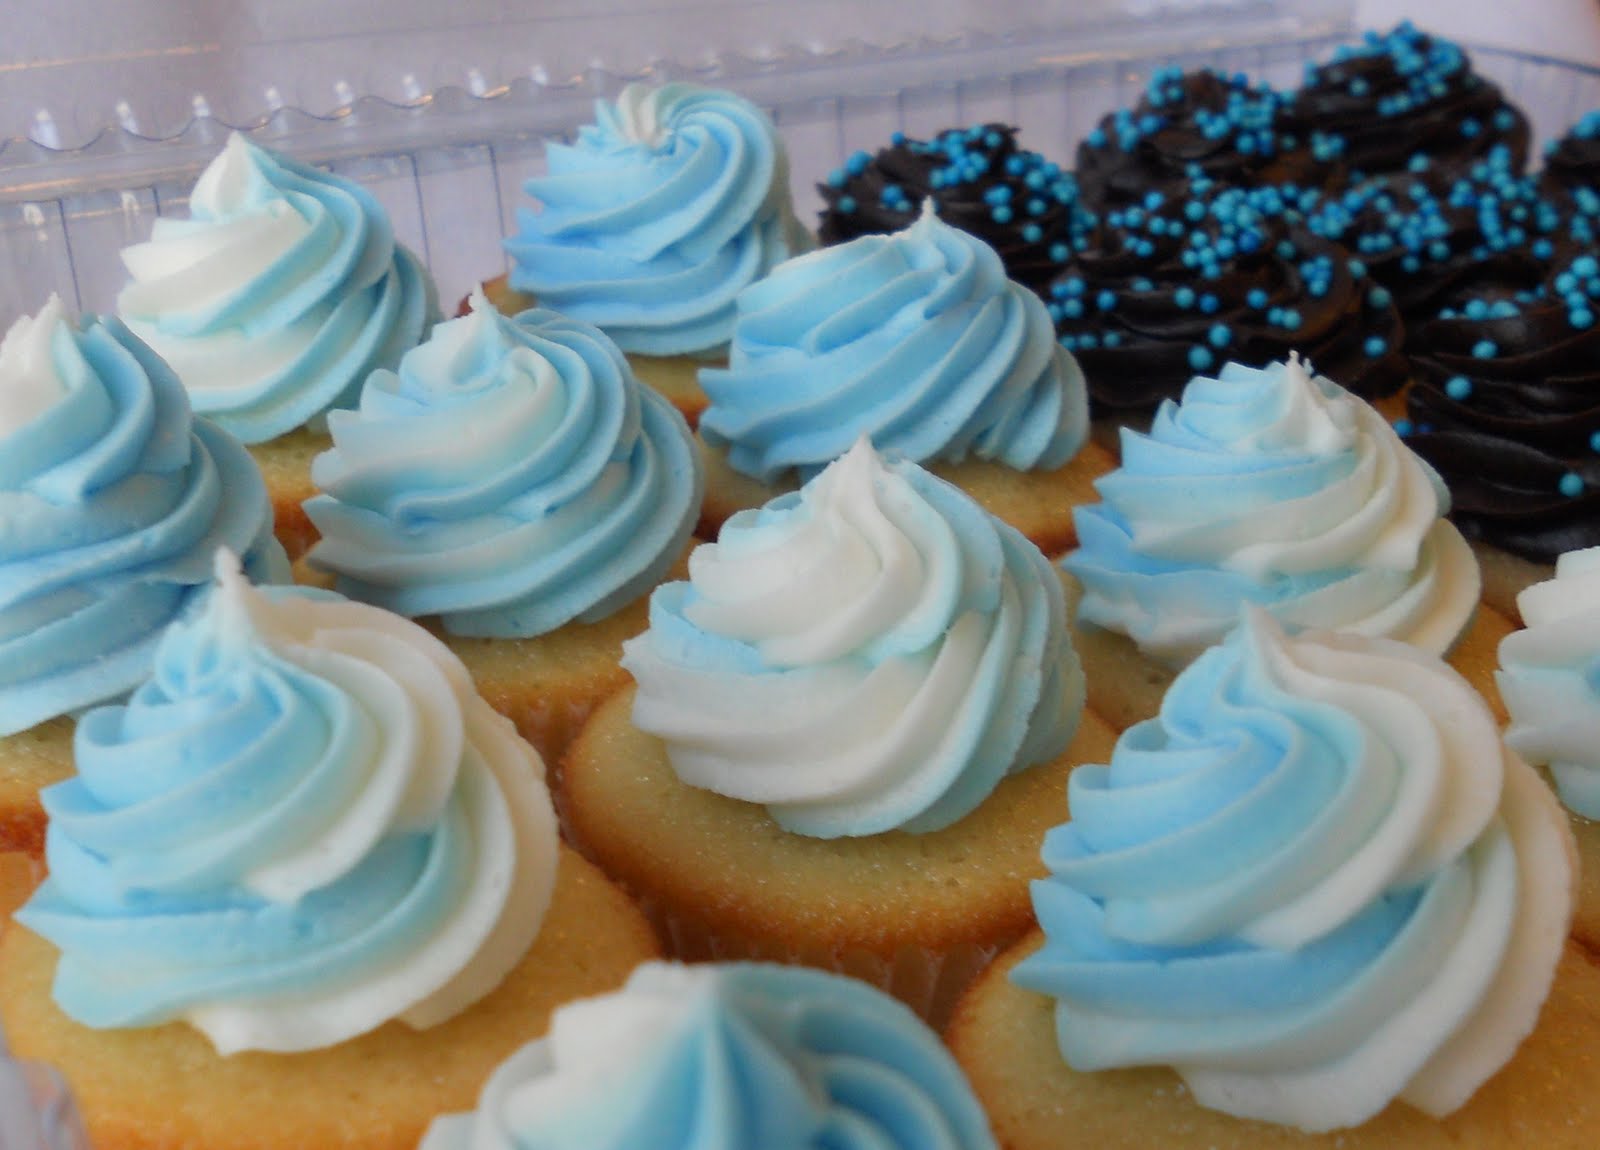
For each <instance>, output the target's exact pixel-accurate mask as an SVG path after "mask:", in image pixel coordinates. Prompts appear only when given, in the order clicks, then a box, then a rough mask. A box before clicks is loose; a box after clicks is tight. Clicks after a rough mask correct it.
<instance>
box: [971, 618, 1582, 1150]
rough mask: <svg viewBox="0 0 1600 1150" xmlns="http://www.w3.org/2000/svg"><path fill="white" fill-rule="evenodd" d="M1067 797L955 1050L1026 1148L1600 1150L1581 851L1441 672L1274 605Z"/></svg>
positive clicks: (1453, 678) (1015, 1141)
mask: <svg viewBox="0 0 1600 1150" xmlns="http://www.w3.org/2000/svg"><path fill="white" fill-rule="evenodd" d="M1068 803H1069V805H1070V807H1071V809H1072V818H1071V821H1069V822H1067V823H1065V824H1063V825H1061V826H1059V827H1057V828H1056V829H1055V830H1053V831H1051V832H1050V834H1049V836H1048V837H1047V839H1046V840H1045V848H1044V859H1045V862H1046V864H1047V865H1048V866H1049V868H1050V871H1051V877H1050V878H1049V879H1047V880H1045V881H1042V882H1039V883H1037V884H1035V887H1034V905H1035V907H1036V909H1037V911H1038V915H1039V921H1040V925H1041V926H1042V928H1043V937H1042V939H1041V938H1039V937H1037V936H1036V937H1035V938H1034V939H1033V940H1031V941H1030V942H1028V943H1025V944H1024V945H1023V946H1021V947H1019V948H1018V949H1017V950H1016V951H1015V952H1013V953H1011V954H1008V955H1007V956H1006V957H1005V958H1004V959H1003V960H1002V962H1000V963H997V964H996V965H995V967H994V968H993V969H992V971H991V973H990V974H989V975H987V976H986V977H985V979H984V981H983V982H982V983H980V984H979V985H978V986H976V987H974V989H973V990H972V992H971V993H970V994H969V996H968V997H967V998H966V999H964V1000H963V1002H962V1003H961V1006H960V1008H959V1010H958V1014H957V1018H956V1021H955V1023H954V1025H953V1026H952V1028H951V1030H950V1033H949V1035H948V1037H949V1040H950V1042H951V1046H952V1048H953V1050H954V1051H955V1054H956V1057H957V1059H958V1060H959V1061H960V1062H961V1064H962V1065H963V1067H964V1068H965V1069H966V1070H967V1072H968V1073H969V1074H970V1075H971V1076H972V1081H973V1085H974V1088H975V1089H976V1091H977V1093H978V1096H979V1098H980V1100H981V1101H982V1102H983V1103H984V1104H985V1106H986V1107H987V1108H988V1110H989V1114H990V1117H991V1119H992V1121H993V1122H994V1125H995V1130H996V1133H997V1135H998V1136H999V1138H1000V1141H1001V1143H1002V1144H1003V1145H1005V1146H1007V1147H1010V1148H1012V1150H1033V1148H1035V1147H1051V1148H1054V1147H1058V1146H1059V1145H1060V1144H1061V1142H1060V1137H1061V1131H1062V1130H1073V1131H1074V1132H1075V1134H1076V1136H1077V1137H1079V1138H1082V1139H1084V1140H1085V1141H1086V1142H1087V1143H1089V1144H1093V1145H1096V1146H1106V1147H1113V1146H1128V1147H1135V1146H1138V1147H1144V1146H1163V1147H1174V1148H1182V1147H1188V1146H1196V1147H1218V1146H1240V1147H1243V1146H1249V1147H1267V1146H1272V1147H1277V1146H1304V1145H1323V1144H1325V1145H1329V1146H1343V1147H1346V1148H1347V1150H1351V1148H1356V1147H1378V1146H1384V1147H1392V1146H1407V1147H1413V1146H1417V1147H1420V1146H1441V1147H1443V1146H1462V1145H1472V1146H1513V1145H1515V1146H1540V1147H1572V1148H1574V1150H1576V1148H1577V1147H1586V1146H1589V1145H1592V1143H1593V1138H1594V1130H1595V1121H1596V1116H1597V1112H1600V1103H1596V1101H1595V1099H1596V1097H1597V1096H1600V1091H1597V1089H1596V1088H1597V1087H1600V1065H1597V1064H1596V1063H1595V1062H1594V1061H1593V1059H1591V1058H1589V1057H1587V1052H1588V1051H1592V1050H1593V1048H1594V1045H1595V1043H1596V1041H1597V1039H1600V1035H1597V1033H1596V1031H1597V1029H1600V1027H1597V1022H1596V1016H1595V1013H1594V1010H1593V1004H1594V1002H1595V1001H1596V998H1597V996H1600V970H1597V969H1596V968H1595V967H1593V966H1592V965H1591V964H1589V963H1587V962H1586V961H1584V960H1583V958H1582V957H1580V956H1579V954H1578V952H1577V951H1575V950H1573V949H1572V948H1571V947H1570V946H1569V945H1568V944H1567V942H1566V935H1567V926H1568V923H1569V921H1570V919H1571V913H1572V895H1573V882H1574V874H1573V867H1574V860H1573V858H1572V853H1571V852H1572V844H1571V836H1570V835H1569V834H1568V832H1567V828H1566V821H1565V819H1564V818H1563V817H1562V814H1561V809H1560V806H1559V805H1558V804H1557V803H1556V801H1555V797H1554V796H1553V795H1552V794H1551V793H1550V792H1549V789H1548V788H1547V787H1546V786H1545V785H1544V784H1543V783H1542V782H1541V781H1540V780H1539V778H1538V776H1537V775H1536V774H1535V773H1534V772H1533V771H1532V770H1531V769H1530V768H1529V767H1528V766H1527V765H1526V764H1525V763H1523V762H1522V761H1521V760H1520V759H1519V758H1518V757H1517V756H1516V755H1515V754H1514V753H1513V752H1511V751H1509V750H1507V749H1506V748H1505V747H1504V745H1503V744H1502V743H1501V741H1500V739H1499V737H1498V733H1497V731H1496V728H1495V720H1494V717H1493V716H1492V715H1491V714H1490V713H1489V711H1488V709H1487V708H1486V707H1485V706H1484V704H1483V702H1482V700H1481V699H1479V698H1478V696H1477V695H1476V694H1474V692H1473V691H1472V689H1471V687H1470V686H1469V685H1468V684H1467V683H1466V682H1465V681H1464V680H1463V679H1462V678H1461V677H1460V676H1459V675H1457V674H1456V673H1455V672H1453V671H1452V670H1450V669H1449V668H1448V667H1447V666H1445V665H1444V664H1443V663H1441V662H1440V661H1439V660H1438V659H1437V658H1435V657H1433V656H1431V655H1428V654H1425V653H1423V652H1421V651H1418V650H1416V649H1415V648H1412V647H1409V646H1407V645H1405V644H1401V643H1395V642H1393V641H1389V640H1383V639H1371V638H1366V637H1358V636H1353V635H1340V634H1336V633H1332V632H1319V633H1317V634H1314V635H1309V634H1308V635H1305V636H1302V637H1298V638H1291V637H1289V636H1287V635H1285V634H1284V632H1283V631H1282V630H1281V629H1280V628H1279V626H1278V625H1277V624H1276V623H1274V622H1272V621H1271V620H1270V618H1269V617H1268V616H1267V615H1265V613H1263V612H1260V611H1253V612H1252V613H1251V616H1250V617H1249V619H1248V620H1247V621H1246V624H1245V626H1244V627H1243V628H1242V629H1240V630H1239V631H1237V632H1235V633H1234V635H1233V636H1231V637H1230V638H1229V639H1228V640H1227V641H1226V642H1225V643H1224V644H1222V645H1221V646H1219V647H1216V648H1213V649H1212V650H1211V651H1209V652H1207V653H1206V654H1205V655H1203V656H1201V658H1200V659H1199V660H1197V661H1196V662H1195V663H1194V664H1193V665H1192V666H1191V667H1190V668H1189V669H1188V670H1186V671H1185V672H1184V673H1183V674H1182V675H1181V676H1179V678H1178V680H1177V682H1175V683H1174V684H1173V687H1172V690H1171V691H1170V692H1169V693H1168V695H1167V698H1166V700H1165V702H1164V703H1163V705H1162V710H1161V715H1160V718H1159V719H1156V720H1151V721H1149V722H1147V723H1142V724H1140V725H1139V726H1137V727H1134V728H1133V729H1131V730H1129V731H1128V732H1127V733H1126V734H1125V735H1124V736H1123V737H1122V739H1121V740H1120V741H1119V742H1118V744H1117V748H1116V753H1115V754H1114V755H1113V756H1112V758H1111V760H1110V763H1109V764H1108V765H1106V766H1085V767H1081V768H1079V770H1078V771H1077V772H1076V773H1075V774H1074V775H1073V777H1072V781H1071V784H1070V786H1069V793H1068ZM1019 959H1020V961H1019ZM1558 969H1559V974H1558ZM1547 997H1548V998H1549V1004H1548V1007H1546V1003H1545V1000H1546V998H1547ZM1580 1004H1581V1005H1580ZM1541 1012H1542V1017H1541ZM1052 1015H1053V1019H1052ZM1052 1039H1053V1041H1052ZM1574 1051H1584V1052H1585V1054H1584V1056H1581V1057H1576V1058H1575V1057H1572V1054H1573V1052H1574ZM1168 1067H1170V1068H1171V1069H1172V1070H1175V1071H1176V1072H1177V1075H1178V1078H1181V1080H1182V1087H1180V1086H1179V1083H1178V1081H1177V1079H1174V1078H1173V1076H1172V1074H1171V1073H1170V1071H1169V1070H1167V1069H1166V1068H1168ZM1333 1131H1337V1132H1338V1133H1337V1134H1328V1136H1327V1137H1326V1138H1324V1139H1308V1138H1307V1134H1316V1133H1324V1132H1333Z"/></svg>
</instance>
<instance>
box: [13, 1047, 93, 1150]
mask: <svg viewBox="0 0 1600 1150" xmlns="http://www.w3.org/2000/svg"><path fill="white" fill-rule="evenodd" d="M0 1150H89V1139H88V1137H87V1136H86V1135H85V1134H84V1130H83V1123H82V1121H81V1120H80V1119H79V1117H78V1110H77V1107H76V1106H75V1105H74V1104H73V1101H72V1094H71V1092H70V1091H69V1090H68V1089H67V1086H66V1083H64V1082H63V1081H62V1080H61V1076H60V1075H59V1074H57V1073H56V1072H55V1071H54V1070H51V1069H50V1068H49V1067H47V1066H40V1065H38V1064H36V1063H32V1062H20V1061H17V1060H16V1059H13V1058H11V1057H9V1056H8V1055H7V1053H6V1049H5V1045H4V1043H3V1042H0Z"/></svg>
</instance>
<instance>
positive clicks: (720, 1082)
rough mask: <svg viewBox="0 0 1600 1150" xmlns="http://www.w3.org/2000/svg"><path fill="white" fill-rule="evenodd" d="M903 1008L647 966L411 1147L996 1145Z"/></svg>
mask: <svg viewBox="0 0 1600 1150" xmlns="http://www.w3.org/2000/svg"><path fill="white" fill-rule="evenodd" d="M994 1146H995V1141H994V1137H993V1135H992V1134H990V1132H989V1125H988V1120H987V1119H986V1118H985V1117H984V1115H983V1111H982V1110H981V1109H980V1108H979V1105H978V1102H977V1099H976V1098H974V1097H973V1094H972V1088H971V1087H970V1086H969V1085H968V1084H967V1081H966V1078H965V1077H964V1076H963V1075H962V1073H961V1070H960V1068H959V1067H957V1066H956V1064H955V1062H954V1061H953V1060H952V1059H951V1057H950V1056H949V1054H948V1053H946V1052H945V1050H944V1048H943V1047H942V1046H940V1044H939V1040H938V1038H937V1037H935V1035H934V1034H933V1032H932V1031H930V1030H929V1029H928V1028H927V1027H926V1026H925V1025H923V1024H922V1023H921V1022H920V1021H919V1020H918V1019H917V1018H915V1017H914V1016H913V1015H912V1014H911V1012H910V1011H909V1010H907V1009H906V1008H905V1007H904V1006H902V1005H901V1004H900V1003H898V1002H896V1001H894V1000H893V999H892V998H890V997H888V996H887V995H885V994H883V993H882V992H880V991H877V990H874V989H873V988H872V987H870V986H867V985H866V984H865V983H861V982H856V981H854V980H853V979H849V978H844V977H841V976H839V975H836V974H824V973H823V972H821V971H817V970H807V969H805V968H804V967H794V966H772V965H760V964H753V963H752V964H730V965H725V966H673V965H670V964H667V963H646V964H645V965H643V966H641V967H639V968H638V969H637V970H635V971H634V973H633V975H632V977H630V978H629V979H628V983H627V985H626V986H625V987H623V988H622V989H621V990H619V991H616V992H615V993H613V994H609V995H604V996H602V997H599V998H589V999H582V1000H580V1001H578V1002H574V1003H570V1004H568V1005H567V1006H564V1007H562V1008H561V1009H559V1010H557V1011H556V1013H555V1017H554V1019H553V1021H552V1023H551V1027H550V1033H549V1035H548V1036H547V1037H545V1038H542V1039H540V1040H539V1041H537V1042H534V1043H531V1044H530V1045H528V1046H525V1047H523V1048H522V1049H521V1050H519V1051H518V1052H517V1053H516V1054H513V1055H512V1056H511V1058H510V1059H508V1060H507V1061H506V1062H505V1063H503V1064H502V1065H501V1066H500V1068H499V1069H498V1070H496V1071H495V1072H494V1074H493V1075H492V1076H491V1077H490V1079H489V1082H488V1084H487V1085H486V1086H485V1087H484V1089H483V1094H482V1096H481V1097H480V1099H479V1102H478V1109H477V1110H476V1111H474V1112H471V1113H467V1114H453V1115H447V1116H445V1117H442V1118H438V1119H435V1121H434V1123H433V1126H432V1127H431V1128H430V1129H429V1131H428V1134H427V1136H426V1137H425V1138H424V1139H423V1141H422V1150H642V1148H644V1147H649V1148H650V1150H822V1148H824V1147H826V1148H827V1150H993V1148H994Z"/></svg>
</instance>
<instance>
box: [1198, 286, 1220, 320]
mask: <svg viewBox="0 0 1600 1150" xmlns="http://www.w3.org/2000/svg"><path fill="white" fill-rule="evenodd" d="M1221 306H1222V305H1221V304H1220V303H1218V302H1217V297H1216V296H1214V295H1212V294H1211V293H1210V292H1206V294H1205V295H1203V296H1201V297H1200V310H1201V311H1202V312H1204V313H1205V314H1206V315H1216V314H1217V309H1218V308H1220V307H1221Z"/></svg>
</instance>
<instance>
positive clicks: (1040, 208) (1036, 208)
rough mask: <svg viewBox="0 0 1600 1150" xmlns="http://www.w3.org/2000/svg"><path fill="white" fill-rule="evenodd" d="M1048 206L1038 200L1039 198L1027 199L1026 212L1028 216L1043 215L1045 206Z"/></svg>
mask: <svg viewBox="0 0 1600 1150" xmlns="http://www.w3.org/2000/svg"><path fill="white" fill-rule="evenodd" d="M1049 206H1050V205H1048V204H1046V203H1045V202H1044V201H1043V200H1040V199H1032V200H1029V201H1028V214H1029V215H1030V216H1042V215H1044V212H1045V209H1046V208H1047V207H1049Z"/></svg>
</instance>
